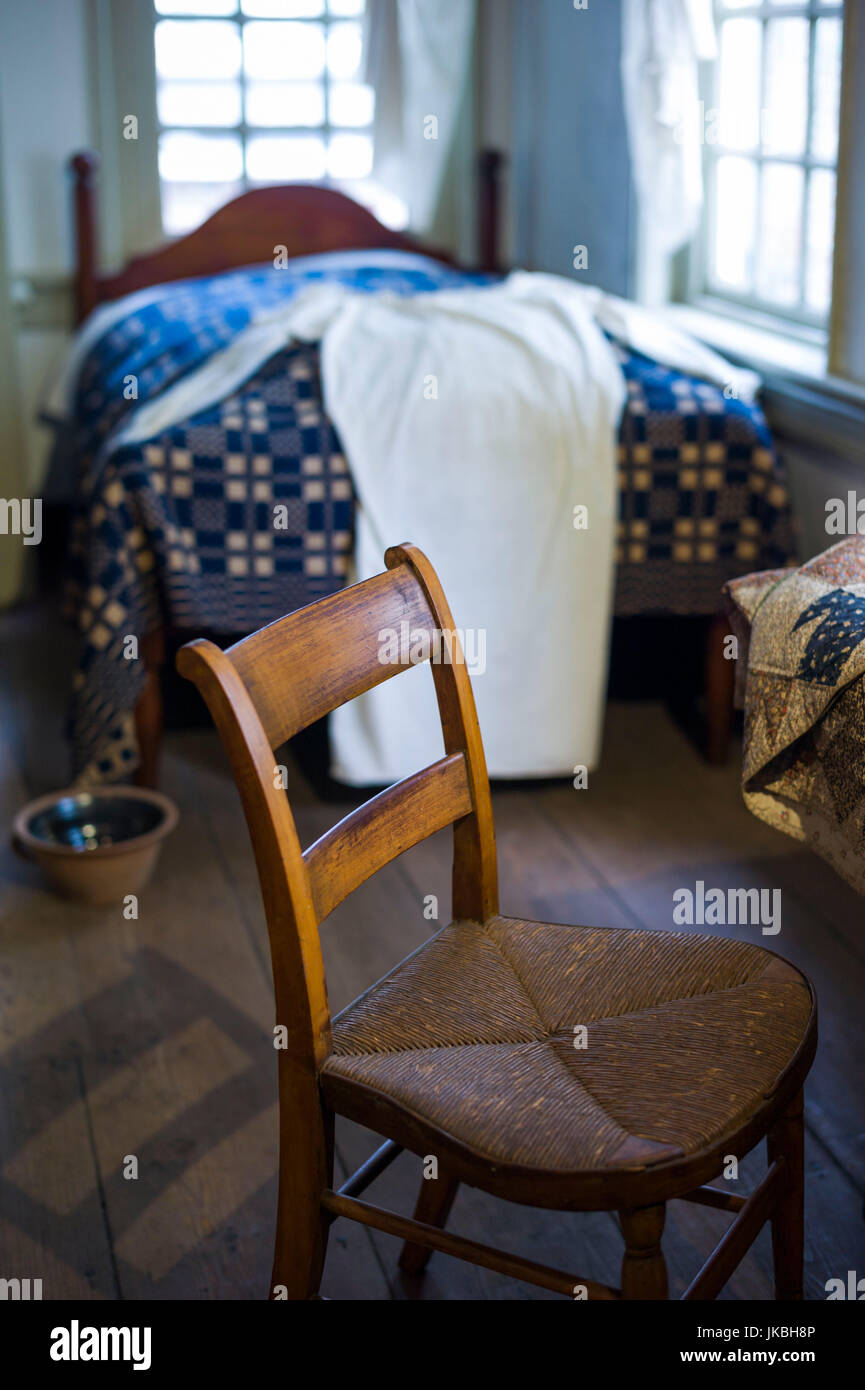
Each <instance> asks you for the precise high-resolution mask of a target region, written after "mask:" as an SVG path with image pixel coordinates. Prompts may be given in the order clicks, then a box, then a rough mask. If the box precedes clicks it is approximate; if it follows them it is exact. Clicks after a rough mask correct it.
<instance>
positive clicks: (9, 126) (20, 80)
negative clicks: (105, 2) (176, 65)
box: [0, 0, 93, 602]
mask: <svg viewBox="0 0 865 1390" xmlns="http://www.w3.org/2000/svg"><path fill="white" fill-rule="evenodd" d="M88 22H89V0H3V2H2V3H0V213H2V218H3V229H4V236H3V238H2V242H0V277H2V280H3V285H2V293H0V305H3V304H5V305H6V311H5V312H4V313H3V315H2V318H3V321H2V324H0V335H2V336H3V337H4V345H3V348H2V349H0V356H5V358H6V360H9V361H10V362H11V364H12V365H11V370H12V372H13V373H14V379H15V382H16V386H15V391H14V398H13V399H9V393H8V390H7V401H6V409H5V410H4V413H3V416H2V418H0V496H3V497H8V496H22V495H23V496H38V495H39V490H40V487H41V484H42V481H43V478H44V472H45V465H46V463H47V455H48V447H49V443H50V441H49V437H48V433H47V431H46V430H44V429H43V428H41V427H39V426H38V425H36V423H35V421H34V412H35V405H36V401H37V399H38V397H39V394H40V391H41V386H42V382H43V380H44V377H45V373H46V369H47V367H48V365H49V364H50V363H51V362H52V361H53V360H54V359H55V358H56V357H57V355H58V353H59V352H60V351H61V350H62V347H63V343H64V341H65V339H66V337H67V329H66V328H65V327H64V322H63V319H64V311H63V306H64V305H65V304H67V303H68V294H67V293H66V292H65V290H64V285H65V281H66V280H67V277H68V275H69V272H70V270H71V268H72V225H71V213H70V190H69V186H68V183H67V179H66V175H65V164H66V161H67V159H68V158H69V155H70V154H72V153H73V152H74V151H75V150H77V149H81V148H82V147H85V146H87V145H90V144H91V143H92V141H93V120H92V111H91V98H90V82H89V67H88V42H89V37H88V36H89V32H90V30H89V27H88ZM58 291H60V293H59V297H58V298H54V297H52V292H53V294H54V295H56V294H57V292H58ZM40 294H48V295H49V297H51V301H52V304H56V305H59V306H60V309H59V312H58V311H57V309H56V308H54V309H52V312H51V314H49V315H48V316H47V318H48V321H47V322H46V323H45V324H44V326H43V325H40V326H38V327H37V326H33V327H23V326H22V325H21V322H20V317H21V316H20V314H19V312H18V306H19V305H20V302H21V300H22V299H26V298H28V297H29V298H30V299H31V301H35V299H36V298H37V297H38V296H39V295H40ZM19 547H20V541H18V540H17V538H12V537H2V538H0V602H9V601H10V600H11V599H12V598H13V597H14V594H15V590H16V588H17V586H18V582H19V578H20V575H19V571H20V562H21V558H22V557H21V555H20V553H17V552H18V549H19ZM30 554H31V556H32V551H31V552H30Z"/></svg>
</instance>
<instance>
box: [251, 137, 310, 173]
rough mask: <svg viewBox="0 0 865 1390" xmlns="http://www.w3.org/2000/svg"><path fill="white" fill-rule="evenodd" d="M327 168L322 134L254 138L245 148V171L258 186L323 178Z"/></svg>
mask: <svg viewBox="0 0 865 1390" xmlns="http://www.w3.org/2000/svg"><path fill="white" fill-rule="evenodd" d="M325 165H326V161H325V149H324V140H323V138H322V137H321V136H320V135H254V136H252V138H251V139H250V140H249V143H248V144H247V147H246V172H247V174H248V176H249V178H250V179H252V180H254V181H255V182H257V183H291V182H292V181H293V180H295V179H301V180H308V179H323V178H324V175H325V172H326V169H325Z"/></svg>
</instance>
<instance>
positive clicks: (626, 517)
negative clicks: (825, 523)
mask: <svg viewBox="0 0 865 1390" xmlns="http://www.w3.org/2000/svg"><path fill="white" fill-rule="evenodd" d="M370 262H371V263H370ZM315 280H319V281H320V280H336V281H338V282H340V283H344V284H348V285H349V286H351V287H352V288H354V289H358V290H366V291H372V290H376V289H379V288H387V289H388V290H391V291H395V292H397V293H402V294H417V293H429V292H431V291H434V290H437V289H444V288H448V289H450V288H456V287H459V286H462V285H467V284H477V283H484V277H479V276H470V275H466V274H465V273H463V272H458V271H455V270H450V269H448V268H447V267H445V266H442V265H440V264H437V263H436V262H433V261H419V260H418V258H410V261H406V260H403V259H402V258H401V255H400V253H392V254H391V255H390V256H388V257H383V256H382V254H381V253H375V254H374V256H369V257H367V262H366V263H365V261H364V256H363V253H355V254H354V255H353V256H344V255H341V254H337V255H336V256H334V257H332V258H327V257H318V258H315V260H314V261H312V260H306V259H305V260H304V261H301V262H297V263H294V264H292V265H289V266H288V267H286V268H283V269H278V270H277V269H273V268H270V267H265V268H255V269H252V270H244V271H239V272H232V273H229V274H224V275H219V276H214V277H211V278H207V279H203V280H196V281H189V282H184V283H181V284H175V285H166V286H164V287H163V289H162V290H161V291H160V293H159V294H158V295H157V296H156V297H155V298H152V299H150V300H149V301H148V302H147V303H146V304H145V305H144V306H143V307H138V308H136V309H135V310H134V312H131V313H130V314H128V315H127V316H125V317H123V318H121V319H120V320H118V321H117V322H116V323H115V324H114V325H113V326H112V327H111V328H109V329H108V331H106V332H105V334H104V335H103V336H102V337H101V338H99V340H98V341H96V342H95V343H94V344H93V345H92V347H91V349H90V351H89V352H88V354H87V356H86V358H85V360H84V362H83V364H82V367H81V370H80V373H79V376H78V381H77V387H76V391H75V400H74V409H73V418H72V423H71V425H70V426H69V427H68V432H67V435H66V452H67V453H68V452H70V446H71V453H72V455H73V457H74V464H75V470H76V490H75V503H74V508H73V521H72V532H71V547H70V579H69V587H68V606H69V608H70V610H71V611H72V612H74V615H75V618H76V620H77V622H78V626H79V629H80V633H81V639H82V649H81V659H80V665H79V669H78V673H77V676H76V681H75V690H74V695H73V702H72V710H71V715H70V727H69V732H70V737H71V742H72V749H73V770H74V773H75V775H76V776H78V777H79V778H83V779H84V780H93V779H98V778H102V779H110V778H114V777H117V776H122V775H123V774H124V772H127V771H129V770H130V769H131V768H132V767H133V766H134V764H135V760H136V743H135V737H134V725H133V718H132V712H133V710H134V707H135V704H136V703H137V700H138V697H139V695H140V692H141V686H142V682H143V679H144V670H143V662H142V660H141V659H140V657H141V653H140V647H141V642H142V640H143V638H144V636H145V634H147V633H149V632H151V631H153V630H154V629H156V628H158V627H160V626H162V625H168V626H169V627H171V628H174V629H180V630H186V631H189V632H190V634H195V633H201V632H208V633H212V634H214V635H215V634H225V635H235V636H236V635H239V634H241V633H243V632H248V631H252V630H253V629H255V628H256V627H259V626H261V625H263V624H264V623H267V622H271V621H273V620H274V619H275V618H277V617H279V616H281V615H282V614H283V613H285V612H288V611H290V610H291V609H294V608H297V607H300V606H302V605H303V604H305V603H309V602H311V601H313V600H314V599H316V598H318V597H321V596H322V595H324V594H327V593H330V592H333V591H334V590H335V589H337V588H339V587H340V586H341V585H342V584H343V583H344V581H345V576H346V572H347V568H348V562H349V556H350V553H351V546H352V528H353V514H354V493H353V488H352V482H351V476H350V473H349V470H348V467H347V464H346V460H345V458H344V456H343V453H342V450H341V446H340V441H339V439H338V438H337V436H336V433H335V431H334V428H333V426H332V424H331V423H330V421H329V419H328V418H327V415H326V414H325V412H324V409H323V405H322V390H321V379H320V365H319V354H318V348H317V345H316V344H314V343H307V344H299V345H293V346H292V347H290V348H287V349H285V350H283V351H281V352H279V353H278V354H277V355H276V356H275V357H273V358H271V360H270V361H268V362H267V363H266V364H265V365H264V366H263V367H262V368H261V369H260V370H259V371H258V372H256V374H255V375H254V376H253V377H252V378H251V379H250V380H249V381H247V382H246V383H245V385H244V386H243V387H242V388H240V389H239V390H238V391H236V392H235V393H234V394H233V395H232V396H231V397H230V398H228V399H226V400H224V401H222V402H220V403H219V404H218V405H216V406H213V407H211V408H209V409H206V410H203V411H202V412H200V413H199V414H197V415H196V416H195V417H194V418H192V419H189V420H186V421H184V422H183V423H182V424H179V425H176V426H174V427H173V428H171V429H169V430H167V431H166V432H165V433H164V434H163V435H161V436H159V437H156V438H154V439H151V440H148V441H147V442H145V443H143V444H135V445H132V446H121V447H114V446H113V444H112V439H113V437H114V436H115V434H116V433H117V431H118V430H119V428H120V426H121V425H122V424H123V423H124V422H125V421H126V420H127V418H128V415H129V412H130V411H132V410H134V409H136V408H137V407H138V406H140V405H141V404H142V403H143V402H145V401H148V400H152V399H153V398H154V397H155V396H156V395H157V394H158V393H160V392H163V391H165V390H166V389H167V388H168V387H169V386H171V385H173V384H174V383H175V382H176V381H178V380H179V379H180V378H181V377H182V376H184V375H186V374H188V373H189V372H192V371H193V370H195V368H196V367H198V366H199V365H201V364H203V363H204V362H205V361H206V360H207V359H208V358H209V357H210V356H211V355H212V354H213V353H214V352H216V351H218V350H219V349H220V348H222V347H225V346H227V345H228V344H229V343H230V342H231V341H232V340H233V339H234V338H235V337H236V336H237V334H238V333H239V332H241V331H242V330H243V329H244V328H245V327H247V325H248V324H249V323H250V322H251V321H252V320H253V318H254V317H256V316H257V315H259V314H261V313H262V312H266V311H267V310H268V309H270V308H273V307H275V306H276V305H278V304H279V303H281V302H284V301H285V299H286V298H287V297H290V296H292V295H294V294H296V293H297V292H298V290H299V289H300V288H302V287H305V286H306V285H308V284H309V283H310V282H311V281H315ZM615 346H616V351H617V352H618V354H619V359H620V361H621V365H622V370H623V372H624V374H625V377H626V379H627V383H628V401H627V405H626V408H625V411H624V415H623V419H622V425H621V431H620V450H619V465H620V497H621V501H620V521H619V553H618V571H617V595H616V611H617V613H620V614H632V613H640V612H675V613H714V612H715V611H717V609H718V607H719V592H720V588H721V585H722V584H723V583H725V582H726V581H727V580H728V579H730V578H732V577H734V576H735V575H737V574H741V573H745V572H747V571H750V570H754V569H759V568H764V567H769V566H777V565H783V564H785V563H787V562H788V560H789V559H791V558H792V556H793V549H794V548H793V542H792V531H791V525H790V511H789V501H788V496H787V490H786V484H785V481H784V475H783V470H782V468H781V465H780V463H779V460H778V459H777V457H776V455H775V452H774V449H773V446H772V441H771V437H770V434H769V431H768V428H767V426H766V422H765V420H764V418H763V415H762V413H761V411H760V410H759V409H758V408H757V407H755V406H750V405H746V404H745V403H743V402H740V401H738V400H735V399H728V398H727V397H726V396H725V394H724V392H723V391H721V390H719V389H718V388H716V387H713V386H708V385H706V384H705V383H703V382H700V381H697V380H695V379H692V378H689V377H685V376H682V375H681V374H679V373H675V372H671V371H669V370H668V369H667V368H665V367H661V366H659V365H658V364H657V363H655V362H652V361H650V360H649V359H647V358H645V357H642V356H640V355H639V354H635V353H632V352H630V351H629V350H627V349H626V348H624V347H623V346H621V345H618V344H617V345H615ZM275 509H278V510H275ZM130 639H132V640H130Z"/></svg>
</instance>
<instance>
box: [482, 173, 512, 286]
mask: <svg viewBox="0 0 865 1390" xmlns="http://www.w3.org/2000/svg"><path fill="white" fill-rule="evenodd" d="M506 162H507V158H506V156H505V155H504V154H502V152H501V150H492V149H487V150H481V152H480V155H479V157H478V185H479V186H478V253H479V256H480V268H481V270H486V271H490V272H491V273H493V274H495V273H497V272H499V271H500V270H501V269H502V266H501V246H500V235H501V175H502V172H503V170H504V167H505V164H506Z"/></svg>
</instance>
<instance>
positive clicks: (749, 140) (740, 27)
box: [718, 19, 762, 150]
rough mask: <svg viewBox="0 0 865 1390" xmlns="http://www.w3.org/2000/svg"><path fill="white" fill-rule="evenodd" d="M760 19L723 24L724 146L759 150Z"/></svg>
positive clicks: (720, 130) (721, 126) (720, 131)
mask: <svg viewBox="0 0 865 1390" xmlns="http://www.w3.org/2000/svg"><path fill="white" fill-rule="evenodd" d="M761 44H762V25H761V23H760V21H759V20H758V19H730V20H727V21H726V23H724V24H722V25H721V75H720V87H719V92H720V120H719V122H718V135H719V138H720V142H721V144H722V145H725V146H726V147H727V148H728V149H732V150H753V149H756V147H757V144H758V142H759V139H760V49H761Z"/></svg>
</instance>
